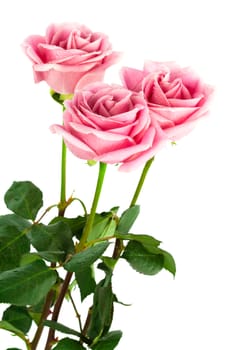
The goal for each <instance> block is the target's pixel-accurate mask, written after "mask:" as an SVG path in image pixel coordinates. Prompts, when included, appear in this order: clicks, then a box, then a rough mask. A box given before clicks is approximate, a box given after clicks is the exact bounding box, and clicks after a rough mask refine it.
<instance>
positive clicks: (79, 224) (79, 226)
mask: <svg viewBox="0 0 233 350" xmlns="http://www.w3.org/2000/svg"><path fill="white" fill-rule="evenodd" d="M57 222H64V223H65V224H67V225H68V226H69V228H70V230H71V232H72V235H73V236H76V237H77V238H78V239H80V238H81V236H82V232H83V228H84V226H85V223H86V217H84V216H77V217H76V218H64V217H63V216H57V217H55V218H54V219H53V220H52V221H51V222H50V225H51V224H56V223H57Z"/></svg>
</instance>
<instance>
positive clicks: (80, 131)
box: [69, 123, 134, 155]
mask: <svg viewBox="0 0 233 350" xmlns="http://www.w3.org/2000/svg"><path fill="white" fill-rule="evenodd" d="M69 127H70V130H71V132H72V135H74V136H75V137H77V138H78V139H80V140H81V141H83V142H85V143H86V144H88V145H89V146H90V148H93V149H96V153H97V154H98V155H99V154H102V153H107V152H109V151H111V150H112V149H117V150H120V149H122V148H127V147H129V146H132V145H134V141H133V140H132V139H131V138H130V137H128V136H125V135H119V134H115V133H111V132H107V133H106V132H104V131H102V130H94V129H92V128H90V127H88V126H85V125H81V124H76V123H70V124H69ZM96 145H98V147H96Z"/></svg>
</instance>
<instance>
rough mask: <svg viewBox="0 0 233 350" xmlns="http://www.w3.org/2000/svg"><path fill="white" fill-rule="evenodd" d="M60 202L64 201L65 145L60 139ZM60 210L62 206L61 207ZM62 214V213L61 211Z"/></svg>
mask: <svg viewBox="0 0 233 350" xmlns="http://www.w3.org/2000/svg"><path fill="white" fill-rule="evenodd" d="M60 203H61V207H62V204H64V203H66V145H65V143H64V141H63V140H62V152H61V192H60ZM61 210H62V208H61ZM63 214H64V213H63Z"/></svg>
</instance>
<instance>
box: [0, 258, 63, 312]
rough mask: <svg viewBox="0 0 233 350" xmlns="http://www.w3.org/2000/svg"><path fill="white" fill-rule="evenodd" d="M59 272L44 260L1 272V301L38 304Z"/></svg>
mask: <svg viewBox="0 0 233 350" xmlns="http://www.w3.org/2000/svg"><path fill="white" fill-rule="evenodd" d="M56 279H57V273H56V272H55V271H53V270H52V269H50V268H48V267H47V266H46V265H45V263H44V262H43V261H42V260H36V261H34V262H33V263H31V264H28V265H24V266H21V267H18V268H16V269H14V270H9V271H4V272H2V273H1V274H0V302H2V303H8V304H14V305H19V306H24V305H33V304H37V303H38V302H39V301H40V300H41V299H42V298H43V297H44V296H45V295H46V294H47V293H48V292H49V290H50V289H51V287H52V286H53V285H54V284H55V282H56Z"/></svg>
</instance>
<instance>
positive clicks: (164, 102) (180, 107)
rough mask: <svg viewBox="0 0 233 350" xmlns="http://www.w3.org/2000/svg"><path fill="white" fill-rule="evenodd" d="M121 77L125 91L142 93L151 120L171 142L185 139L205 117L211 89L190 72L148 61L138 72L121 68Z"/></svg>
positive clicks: (188, 69) (167, 63)
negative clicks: (196, 123) (154, 121)
mask: <svg viewBox="0 0 233 350" xmlns="http://www.w3.org/2000/svg"><path fill="white" fill-rule="evenodd" d="M121 77H122V80H123V83H124V86H125V87H127V88H128V89H130V90H132V91H136V92H139V91H142V92H143V94H144V97H145V99H146V101H147V104H148V107H149V110H150V113H151V117H152V118H154V119H155V120H156V121H157V122H158V123H159V125H160V127H161V128H162V130H163V131H164V133H165V134H166V135H167V137H168V138H169V139H171V140H177V139H179V138H180V137H182V136H184V135H186V134H187V133H188V132H189V131H190V130H191V129H192V128H193V126H194V124H195V122H196V121H197V119H199V118H201V117H203V116H204V115H206V114H207V105H208V102H209V99H210V96H211V94H212V92H213V89H212V87H210V86H208V85H205V84H204V83H203V82H201V80H200V78H199V77H198V76H197V75H196V74H195V73H194V72H193V71H192V70H191V69H190V68H180V67H179V66H178V65H177V64H175V63H174V62H164V63H160V62H152V61H148V62H146V63H145V65H144V69H143V70H142V71H141V70H137V69H133V68H127V67H125V68H123V69H122V71H121Z"/></svg>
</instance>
